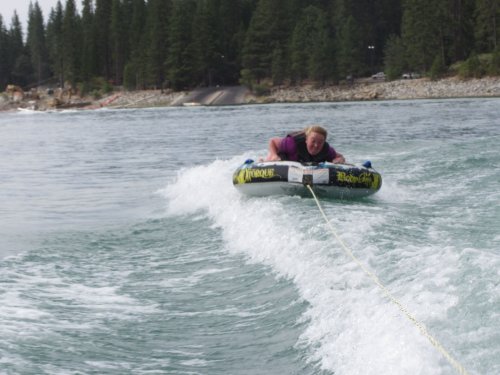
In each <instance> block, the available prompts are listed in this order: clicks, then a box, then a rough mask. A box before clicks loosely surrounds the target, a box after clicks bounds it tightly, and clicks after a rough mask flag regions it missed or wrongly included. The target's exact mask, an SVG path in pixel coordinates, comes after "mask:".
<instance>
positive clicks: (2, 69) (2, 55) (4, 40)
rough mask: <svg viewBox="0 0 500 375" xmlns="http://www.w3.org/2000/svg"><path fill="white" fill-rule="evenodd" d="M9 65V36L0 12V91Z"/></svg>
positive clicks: (3, 86) (2, 88)
mask: <svg viewBox="0 0 500 375" xmlns="http://www.w3.org/2000/svg"><path fill="white" fill-rule="evenodd" d="M10 70H11V67H10V65H9V36H8V34H7V29H6V28H5V26H4V24H3V18H2V15H1V14H0V91H4V88H5V86H6V85H7V84H8V81H9V75H10Z"/></svg>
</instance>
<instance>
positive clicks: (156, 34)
mask: <svg viewBox="0 0 500 375" xmlns="http://www.w3.org/2000/svg"><path fill="white" fill-rule="evenodd" d="M187 3H189V4H191V1H187ZM147 8H148V16H147V22H146V34H147V38H148V41H147V43H145V45H146V47H147V50H146V58H147V66H146V69H147V74H146V78H147V82H148V83H149V85H153V86H154V87H156V88H163V86H164V82H165V75H166V74H165V60H166V58H167V51H168V40H169V35H168V31H169V19H170V17H171V13H172V5H171V2H170V1H168V0H149V1H148V3H147ZM192 13H194V11H192ZM192 13H191V14H192ZM186 28H189V29H190V28H191V24H189V25H186ZM187 33H188V35H189V34H190V30H189V31H187Z"/></svg>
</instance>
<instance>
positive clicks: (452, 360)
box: [306, 185, 468, 375]
mask: <svg viewBox="0 0 500 375" xmlns="http://www.w3.org/2000/svg"><path fill="white" fill-rule="evenodd" d="M306 186H307V188H308V189H309V190H310V191H311V194H312V196H313V198H314V200H315V201H316V204H317V206H318V208H319V210H320V212H321V214H322V215H323V218H324V219H325V221H326V223H327V224H328V226H329V227H330V230H331V231H332V233H333V235H334V236H335V238H336V239H337V241H338V242H339V243H340V245H341V246H342V248H343V249H344V251H345V252H346V254H347V255H348V256H349V257H350V258H351V259H352V260H353V261H354V262H355V263H356V264H357V265H358V266H360V267H361V269H362V270H363V271H364V272H365V273H366V274H367V275H368V276H369V277H370V278H371V279H372V280H373V281H374V282H375V284H377V285H378V286H379V287H380V289H382V291H383V292H384V294H385V295H386V296H387V298H389V299H390V300H391V302H393V303H394V304H395V305H396V306H398V308H399V310H400V311H401V312H402V313H403V314H404V315H405V316H406V317H407V318H408V319H409V320H410V322H412V323H413V324H414V325H415V326H416V327H417V328H418V329H419V330H420V332H421V333H422V334H423V335H424V336H425V337H427V339H428V340H429V341H430V342H431V344H432V345H433V346H434V347H435V348H436V349H437V350H439V352H441V354H442V355H443V356H444V357H445V358H446V359H447V360H448V362H449V363H450V364H451V365H452V366H453V367H454V368H455V369H456V370H457V371H458V373H459V374H462V375H468V373H467V371H466V370H465V368H464V367H463V366H462V365H461V364H460V363H459V362H458V361H457V360H456V359H455V358H453V357H452V356H451V354H450V353H448V352H447V351H446V349H445V348H444V347H443V345H441V343H440V342H439V341H438V340H437V339H436V338H434V337H433V336H432V335H431V334H430V333H429V332H428V331H427V329H426V328H425V326H424V325H423V323H421V322H420V321H418V320H417V319H416V318H415V317H414V316H413V315H412V314H411V313H410V312H409V311H408V309H407V308H406V307H405V306H404V305H403V304H402V303H401V302H400V301H399V300H397V299H396V297H394V296H393V295H392V293H391V292H390V291H389V290H388V289H387V288H386V287H385V286H384V285H383V284H382V282H381V281H380V279H379V278H378V277H377V275H375V274H374V273H373V272H371V271H370V270H369V269H368V268H366V267H365V265H364V264H363V263H361V261H360V260H359V259H358V258H356V257H355V256H354V254H353V253H352V251H351V250H350V249H349V248H348V247H347V246H346V244H345V243H344V241H342V239H341V238H340V237H339V236H338V234H337V232H336V231H335V229H334V228H333V225H332V224H331V223H330V220H328V218H327V217H326V215H325V212H324V211H323V208H322V207H321V205H320V203H319V200H318V198H317V197H316V194H315V193H314V191H313V189H312V188H311V186H310V185H306Z"/></svg>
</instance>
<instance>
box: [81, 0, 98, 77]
mask: <svg viewBox="0 0 500 375" xmlns="http://www.w3.org/2000/svg"><path fill="white" fill-rule="evenodd" d="M96 39H97V35H96V29H95V12H94V8H93V0H83V1H82V53H81V58H80V59H81V63H82V65H81V78H82V80H83V81H84V82H89V81H90V79H91V78H92V77H95V76H97V75H98V65H97V53H96Z"/></svg>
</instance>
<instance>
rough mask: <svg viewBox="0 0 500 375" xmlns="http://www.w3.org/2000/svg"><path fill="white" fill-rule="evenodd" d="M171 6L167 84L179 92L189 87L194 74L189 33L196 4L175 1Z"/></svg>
mask: <svg viewBox="0 0 500 375" xmlns="http://www.w3.org/2000/svg"><path fill="white" fill-rule="evenodd" d="M173 5H174V6H173V9H172V15H171V18H170V27H169V44H170V45H169V49H168V52H169V53H168V57H167V60H166V62H167V67H168V74H167V76H168V80H169V83H170V85H171V86H172V87H173V88H174V89H176V90H179V89H185V88H188V87H190V86H191V85H192V84H193V79H192V78H193V75H194V74H195V58H194V49H193V43H192V35H191V32H192V24H193V14H195V7H196V3H195V2H194V1H190V0H177V1H174V3H173Z"/></svg>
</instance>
